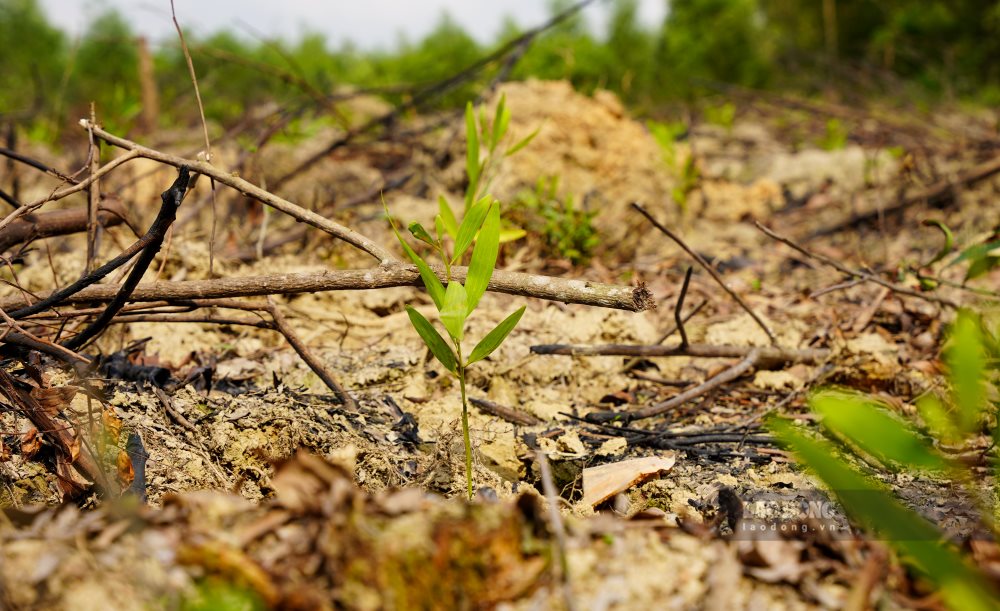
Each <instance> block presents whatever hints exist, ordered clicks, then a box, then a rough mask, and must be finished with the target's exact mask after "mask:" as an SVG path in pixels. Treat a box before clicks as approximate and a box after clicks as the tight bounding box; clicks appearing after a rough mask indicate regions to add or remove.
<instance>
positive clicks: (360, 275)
mask: <svg viewBox="0 0 1000 611" xmlns="http://www.w3.org/2000/svg"><path fill="white" fill-rule="evenodd" d="M467 272H468V268H465V267H453V268H452V277H453V278H456V279H458V280H460V281H464V280H465V275H466V273H467ZM438 273H439V275H441V276H442V278H443V273H442V272H441V271H440V270H439V271H438ZM394 286H423V284H422V282H421V280H420V274H419V273H418V272H417V269H416V268H415V267H413V266H411V265H402V264H395V265H382V266H379V267H375V268H372V269H361V270H329V271H323V272H313V273H307V274H269V275H264V276H245V277H242V278H216V279H212V280H190V281H183V282H156V283H152V284H150V283H145V284H140V285H139V286H137V287H136V289H135V290H134V291H133V292H132V295H131V297H130V301H162V300H179V299H210V298H219V297H251V296H260V295H292V294H296V293H316V292H321V291H351V290H363V289H381V288H388V287H394ZM118 289H119V287H118V285H114V284H94V285H91V286H89V287H87V288H85V289H83V290H81V291H78V292H75V293H73V294H72V295H68V296H66V297H65V298H64V299H61V300H60V301H59V303H63V304H70V303H88V302H95V301H109V300H111V299H112V298H113V297H114V295H115V294H116V293H117V292H118ZM488 289H489V290H491V291H496V292H500V293H508V294H511V295H521V296H524V297H536V298H538V299H548V300H552V301H562V302H564V303H579V304H584V305H592V306H599V307H605V308H613V309H618V310H628V311H631V312H642V311H644V310H649V309H652V308H654V307H656V304H655V303H654V302H653V298H652V295H650V293H649V291H648V290H647V289H646V288H645V287H624V286H614V285H610V284H601V283H597V282H588V281H585V280H568V279H565V278H554V277H551V276H536V275H533V274H523V273H519V272H508V271H502V270H497V271H495V272H493V277H492V278H491V279H490V284H489V287H488ZM25 305H26V304H25V301H24V297H23V296H11V297H8V298H6V299H4V300H3V301H2V302H0V308H3V309H4V310H13V309H17V308H21V307H23V306H25ZM33 309H34V308H33Z"/></svg>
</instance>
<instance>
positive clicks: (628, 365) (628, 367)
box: [622, 299, 708, 373]
mask: <svg viewBox="0 0 1000 611" xmlns="http://www.w3.org/2000/svg"><path fill="white" fill-rule="evenodd" d="M706 305H708V300H707V299H702V300H701V303H699V304H698V305H696V306H694V309H693V310H691V311H690V312H688V313H687V316H685V317H684V318H682V319H681V321H682V322H687V321H689V320H691V319H692V318H694V317H695V315H696V314H697V313H698V312H700V311H701V309H702V308H704V307H705V306H706ZM677 329H678V327H677V325H676V324H675V325H674V326H673V327H671V328H669V329H667V331H666V332H665V333H664V334H663V335H661V336H660V337H659V339H657V340H656V341H655V342H653V344H655V345H660V344H662V343H663V342H665V341H667V339H669V338H670V336H671V335H673V334H674V333H676V332H677ZM641 362H642V359H641V358H639V357H634V358H631V359H629V360H628V362H627V363H625V365H624V366H622V373H628V372H630V371H632V370H633V369H635V367H636V365H638V364H639V363H641Z"/></svg>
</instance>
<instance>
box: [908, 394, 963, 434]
mask: <svg viewBox="0 0 1000 611" xmlns="http://www.w3.org/2000/svg"><path fill="white" fill-rule="evenodd" d="M917 411H918V412H920V417H921V418H923V420H924V422H925V423H927V427H928V428H930V430H931V432H932V433H934V436H935V437H937V438H938V439H940V440H941V441H944V442H945V443H957V442H959V441H961V439H962V435H961V433H960V432H959V430H958V427H956V426H955V420H954V417H953V416H952V414H950V413H948V409H947V408H946V407H945V405H944V403H942V401H941V399H939V398H938V397H937V395H932V394H931V395H924V396H923V397H920V399H918V400H917Z"/></svg>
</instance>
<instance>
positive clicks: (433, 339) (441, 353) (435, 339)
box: [406, 306, 458, 373]
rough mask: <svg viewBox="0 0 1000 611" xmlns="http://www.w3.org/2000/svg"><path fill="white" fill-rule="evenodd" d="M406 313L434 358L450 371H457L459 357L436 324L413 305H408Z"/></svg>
mask: <svg viewBox="0 0 1000 611" xmlns="http://www.w3.org/2000/svg"><path fill="white" fill-rule="evenodd" d="M406 314H407V315H408V316H409V317H410V322H411V323H413V328H414V329H416V330H417V334H419V335H420V339H422V340H424V343H425V344H427V347H428V348H430V350H431V354H433V355H434V358H436V359H437V360H439V361H441V364H442V365H444V368H445V369H447V370H448V371H450V372H452V373H455V372H457V371H458V358H456V357H455V353H454V352H452V350H451V347H450V346H448V344H447V343H446V342H445V341H444V338H443V337H441V334H440V333H438V332H437V329H435V328H434V325H432V324H431V323H430V321H429V320H427V319H426V318H424V315H423V314H421V313H420V312H418V311H416V310H415V309H413V308H412V307H411V306H406Z"/></svg>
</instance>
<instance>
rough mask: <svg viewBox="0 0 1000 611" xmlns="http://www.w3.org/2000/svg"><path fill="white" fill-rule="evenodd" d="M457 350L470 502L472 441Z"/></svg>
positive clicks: (463, 369) (463, 370) (459, 349)
mask: <svg viewBox="0 0 1000 611" xmlns="http://www.w3.org/2000/svg"><path fill="white" fill-rule="evenodd" d="M457 348H458V385H459V386H460V387H461V389H462V437H463V438H464V439H465V483H466V484H468V487H469V500H470V501H471V500H472V439H471V438H470V437H469V399H468V397H467V396H466V394H465V366H464V365H463V364H462V346H457Z"/></svg>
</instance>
